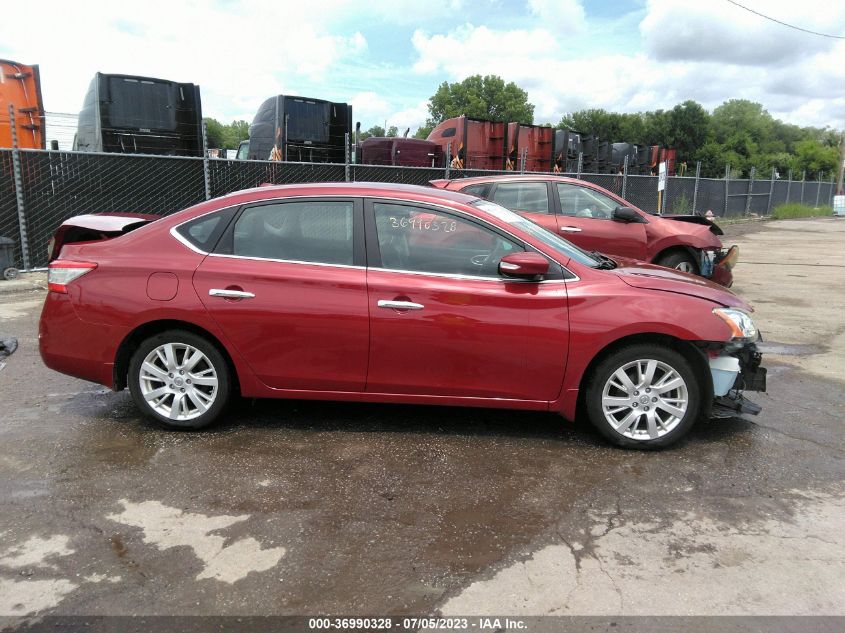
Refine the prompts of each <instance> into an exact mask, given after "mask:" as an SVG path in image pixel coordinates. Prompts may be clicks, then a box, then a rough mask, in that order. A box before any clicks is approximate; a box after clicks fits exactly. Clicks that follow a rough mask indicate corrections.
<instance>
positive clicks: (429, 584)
mask: <svg viewBox="0 0 845 633" xmlns="http://www.w3.org/2000/svg"><path fill="white" fill-rule="evenodd" d="M727 232H728V235H727V236H726V238H725V241H726V242H727V243H732V241H734V240H735V241H736V242H737V243H738V244H740V248H741V257H740V262H741V263H740V264H739V266H738V267H737V269H736V271H735V273H736V286H735V290H736V291H737V292H738V293H739V294H740V295H742V296H745V297H747V298H748V299H750V300H751V301H752V302H753V303H754V304H755V305H756V306H757V309H758V310H757V321H758V325H759V326H760V328H761V329H762V331H763V333H764V336H765V338H766V345H767V346H768V349H769V352H770V353H769V354H768V355H767V357H766V358H765V360H764V364H765V365H766V366H768V368H769V391H768V393H767V394H760V395H758V394H752V395H751V399H752V400H755V401H757V402H758V403H759V404H760V405H762V406H763V412H762V413H761V414H760V415H759V416H758V417H756V418H733V419H728V420H719V421H712V422H706V423H701V424H699V425H698V426H697V427H696V428H695V429H694V430H693V431H692V432H691V433H690V435H689V436H688V437H687V438H686V439H685V440H684V441H682V442H681V443H680V444H679V445H678V446H676V447H675V448H673V449H671V450H665V451H662V452H657V453H640V452H630V451H624V450H620V449H616V448H612V447H610V446H608V445H607V444H606V443H605V442H604V441H603V440H602V439H601V438H600V437H599V436H598V434H597V433H595V432H594V431H593V430H592V429H591V428H590V427H589V426H588V425H587V424H586V423H583V422H581V423H579V422H575V423H571V422H567V421H564V420H562V419H560V418H558V417H556V416H555V415H551V414H542V413H526V412H513V411H491V410H481V409H458V408H436V407H412V406H391V405H366V404H348V403H319V402H300V401H257V402H253V401H241V402H239V403H237V405H236V406H235V407H234V408H233V410H232V412H231V414H230V415H229V416H228V418H227V420H226V421H225V422H224V423H223V424H221V425H219V426H217V427H215V428H214V429H212V430H209V431H206V432H201V433H180V432H168V431H164V430H160V429H158V428H157V427H155V426H153V425H152V424H151V423H149V422H147V421H146V420H144V419H143V418H141V417H140V416H139V414H138V411H137V410H136V408H135V406H134V405H133V403H132V401H131V399H130V397H129V394H128V393H127V392H122V393H113V392H110V391H108V390H106V389H104V388H101V387H99V386H97V385H93V384H91V383H87V382H84V381H80V380H76V379H73V378H70V377H67V376H64V375H61V374H58V373H55V372H53V371H50V370H48V369H46V368H45V367H44V366H43V364H42V363H41V360H40V358H39V356H38V351H37V319H38V315H39V310H40V305H41V302H42V301H43V297H44V291H43V289H41V288H38V287H37V285H38V284H37V283H36V284H32V283H30V285H29V287H26V288H24V287H21V289H20V290H17V291H15V292H6V293H0V338H7V337H15V338H17V340H18V342H19V348H18V349H17V351H16V352H15V353H14V354H13V355H11V356H9V357H8V358H6V359H5V366H4V367H3V368H2V369H0V420H2V422H0V615H5V616H13V617H15V618H32V617H44V616H53V615H86V616H93V615H168V614H202V615H209V614H219V615H285V614H298V615H302V614H316V613H323V614H329V613H342V614H347V615H354V614H361V615H373V614H394V615H397V614H423V613H436V612H440V613H443V614H460V615H473V614H479V615H484V614H499V615H504V614H510V615H542V614H559V615H603V614H617V615H619V614H625V615H845V583H843V582H842V579H843V578H845V531H843V530H842V526H843V525H845V494H843V493H845V489H843V476H845V462H843V450H845V425H843V421H845V390H843V384H844V383H845V319H843V318H842V314H843V310H845V283H843V280H845V255H843V254H845V220H836V219H832V218H831V219H823V220H805V221H792V222H765V223H758V224H756V225H754V226H753V227H751V228H748V227H743V228H742V229H737V230H736V231H735V232H734V233H733V234H732V233H731V230H730V228H729V230H728V231H727ZM36 281H38V280H37V279H36ZM0 284H2V282H0Z"/></svg>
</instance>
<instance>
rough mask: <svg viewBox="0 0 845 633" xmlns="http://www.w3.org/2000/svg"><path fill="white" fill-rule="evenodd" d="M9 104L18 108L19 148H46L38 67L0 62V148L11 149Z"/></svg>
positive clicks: (16, 123) (16, 110)
mask: <svg viewBox="0 0 845 633" xmlns="http://www.w3.org/2000/svg"><path fill="white" fill-rule="evenodd" d="M9 104H11V105H13V106H14V108H15V125H16V127H17V132H18V147H20V148H22V149H44V147H45V135H44V103H43V101H42V100H41V77H40V75H39V73H38V66H27V65H26V64H19V63H17V62H12V61H9V60H7V59H0V147H12V126H11V124H10V120H9Z"/></svg>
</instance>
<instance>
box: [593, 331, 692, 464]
mask: <svg viewBox="0 0 845 633" xmlns="http://www.w3.org/2000/svg"><path fill="white" fill-rule="evenodd" d="M585 397H586V410H587V415H588V416H589V418H590V422H592V424H593V425H594V426H595V427H596V428H597V429H598V431H599V432H600V433H601V434H602V435H604V437H606V438H607V439H608V440H610V441H611V442H612V443H614V444H616V445H617V446H622V447H624V448H634V449H645V450H648V449H656V448H664V447H666V446H669V445H671V444H674V443H675V442H677V441H678V440H679V439H681V438H682V437H683V436H684V435H686V434H687V433H688V432H689V430H690V429H691V428H692V426H693V424H695V421H696V420H697V419H698V416H699V414H700V402H701V390H700V387H699V384H698V380H697V378H696V375H695V371H694V370H693V368H692V365H691V364H690V362H689V361H688V360H687V359H686V358H685V357H684V356H683V355H681V354H679V353H678V352H676V351H675V350H673V349H670V348H668V347H664V346H661V345H650V344H636V345H630V346H628V347H624V348H622V349H620V350H617V351H616V352H613V353H612V354H611V355H610V356H609V357H607V358H606V359H604V360H603V361H602V362H601V363H599V365H598V366H597V367H596V369H595V371H594V372H593V374H592V377H591V380H590V381H589V386H588V387H587V392H586V396H585Z"/></svg>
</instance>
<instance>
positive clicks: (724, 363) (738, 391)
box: [709, 341, 766, 418]
mask: <svg viewBox="0 0 845 633" xmlns="http://www.w3.org/2000/svg"><path fill="white" fill-rule="evenodd" d="M762 359H763V355H762V354H761V353H760V352H759V351H758V349H757V345H756V343H754V342H744V343H739V342H737V341H731V342H730V343H728V344H726V345H724V346H723V347H722V348H721V350H711V353H710V355H709V363H710V374H711V377H712V379H713V406H712V408H711V412H710V417H712V418H729V417H734V416H736V415H740V414H743V413H748V414H751V415H757V414H758V413H760V411H761V410H762V408H761V407H760V406H759V405H757V404H755V403H754V402H751V401H750V400H748V399H747V398H746V397H745V396H744V395H743V392H745V391H762V392H765V391H766V368H765V367H762V366H761V362H762Z"/></svg>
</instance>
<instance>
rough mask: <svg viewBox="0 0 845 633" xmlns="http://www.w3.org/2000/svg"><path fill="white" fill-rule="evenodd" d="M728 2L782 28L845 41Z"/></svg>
mask: <svg viewBox="0 0 845 633" xmlns="http://www.w3.org/2000/svg"><path fill="white" fill-rule="evenodd" d="M727 1H728V2H730V3H731V4H732V5H734V6H737V7H739V8H740V9H745V10H746V11H748V12H750V13H753V14H754V15H759V16H760V17H761V18H765V19H767V20H771V21H772V22H776V23H777V24H780V25H781V26H785V27H787V28H790V29H795V30H796V31H802V32H803V33H809V34H810V35H818V36H820V37H829V38H831V39H834V40H845V36H842V35H831V34H829V33H819V32H818V31H811V30H809V29H804V28H801V27H800V26H795V25H794V24H789V23H787V22H781V21H780V20H778V19H776V18H773V17H770V16H768V15H764V14H762V13H760V12H759V11H755V10H754V9H751V8H749V7H746V6H744V5H741V4H740V3H739V2H734V0H727Z"/></svg>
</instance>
